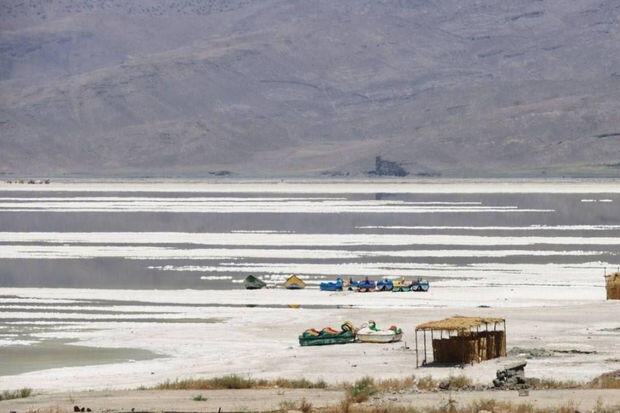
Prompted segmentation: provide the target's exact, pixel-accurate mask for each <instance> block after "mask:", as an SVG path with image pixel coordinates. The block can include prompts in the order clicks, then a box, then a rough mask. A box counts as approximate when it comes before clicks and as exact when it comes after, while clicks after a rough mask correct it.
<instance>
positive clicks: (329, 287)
mask: <svg viewBox="0 0 620 413" xmlns="http://www.w3.org/2000/svg"><path fill="white" fill-rule="evenodd" d="M342 285H343V283H342V278H336V281H329V282H322V283H321V285H320V286H319V287H320V288H321V291H342Z"/></svg>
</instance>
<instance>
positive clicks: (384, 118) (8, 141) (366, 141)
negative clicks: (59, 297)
mask: <svg viewBox="0 0 620 413" xmlns="http://www.w3.org/2000/svg"><path fill="white" fill-rule="evenodd" d="M618 56H620V3H619V2H617V1H614V0H602V1H601V0H574V1H565V0H511V1H496V2H480V1H477V0H433V1H430V0H428V1H427V0H398V1H391V0H390V1H378V0H350V1H346V0H343V1H333V0H319V1H314V0H300V1H291V0H210V1H202V0H175V1H164V0H45V1H44V0H3V1H2V2H0V174H4V176H8V177H10V176H14V175H45V176H62V175H64V176H168V177H171V176H208V174H209V173H217V174H220V175H226V174H228V173H230V174H232V175H233V176H238V177H274V176H308V177H319V176H343V175H344V176H365V175H367V174H368V173H371V174H374V175H383V174H391V173H392V172H393V171H396V172H398V173H397V175H402V174H403V173H405V174H409V175H410V176H416V175H419V176H429V175H430V176H436V175H442V176H520V175H531V176H541V175H547V176H551V175H555V176H557V175H573V176H575V175H581V176H591V175H598V176H620V58H618ZM378 157H380V158H378ZM391 171H392V172H391Z"/></svg>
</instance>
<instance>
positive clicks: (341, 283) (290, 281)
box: [243, 275, 430, 293]
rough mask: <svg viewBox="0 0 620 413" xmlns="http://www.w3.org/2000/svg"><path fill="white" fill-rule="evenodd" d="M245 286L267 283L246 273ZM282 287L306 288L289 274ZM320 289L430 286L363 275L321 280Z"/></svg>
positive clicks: (252, 287) (398, 289) (418, 280)
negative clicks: (362, 276) (361, 277)
mask: <svg viewBox="0 0 620 413" xmlns="http://www.w3.org/2000/svg"><path fill="white" fill-rule="evenodd" d="M243 284H244V286H245V288H247V289H248V290H258V289H261V288H265V287H268V284H267V283H266V282H264V281H263V280H261V279H260V278H258V277H256V276H254V275H248V276H247V277H246V278H245V280H244V281H243ZM283 286H284V288H286V289H289V290H299V289H302V288H306V283H305V282H304V281H303V280H302V279H301V278H299V276H297V275H291V276H290V277H288V278H287V280H286V281H285V282H284V285H283ZM319 288H320V289H321V291H344V290H348V291H359V292H363V293H365V292H370V291H394V292H401V291H428V289H429V288H430V285H429V282H428V280H426V279H424V278H421V277H418V278H416V279H415V280H405V277H401V278H399V279H395V280H393V279H391V278H382V279H380V280H378V281H374V280H371V279H370V278H368V277H365V278H364V279H363V280H361V281H356V280H353V279H352V278H349V279H348V280H343V279H342V278H336V280H335V281H327V282H322V283H321V284H320V285H319Z"/></svg>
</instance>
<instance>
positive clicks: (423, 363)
mask: <svg viewBox="0 0 620 413" xmlns="http://www.w3.org/2000/svg"><path fill="white" fill-rule="evenodd" d="M431 331H433V330H431ZM425 364H426V330H424V361H423V362H422V365H425Z"/></svg>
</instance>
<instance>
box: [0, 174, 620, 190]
mask: <svg viewBox="0 0 620 413" xmlns="http://www.w3.org/2000/svg"><path fill="white" fill-rule="evenodd" d="M7 179H8V178H3V179H0V191H11V190H15V191H41V192H53V191H63V192H64V191H66V192H78V191H85V192H89V191H93V192H105V191H114V192H172V191H180V192H221V193H230V192H241V193H260V192H263V193H316V192H317V191H316V188H317V187H320V189H321V191H320V192H321V193H326V194H330V193H331V194H335V193H375V192H380V193H411V194H416V193H429V192H432V193H435V194H450V193H498V194H510V193H515V194H518V193H543V194H544V193H557V194H562V193H567V194H570V193H620V185H619V182H620V178H619V177H603V178H561V177H558V178H418V179H415V178H411V179H392V178H386V179H381V180H379V179H350V180H329V179H325V180H321V179H294V178H291V179H268V178H266V179H232V178H231V179H213V178H204V179H200V178H196V179H172V178H171V179H154V178H153V179H151V178H145V179H140V178H135V179H109V180H107V179H94V178H93V179H90V178H84V179H79V178H68V179H58V181H52V182H50V183H49V184H28V183H8V182H7Z"/></svg>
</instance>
